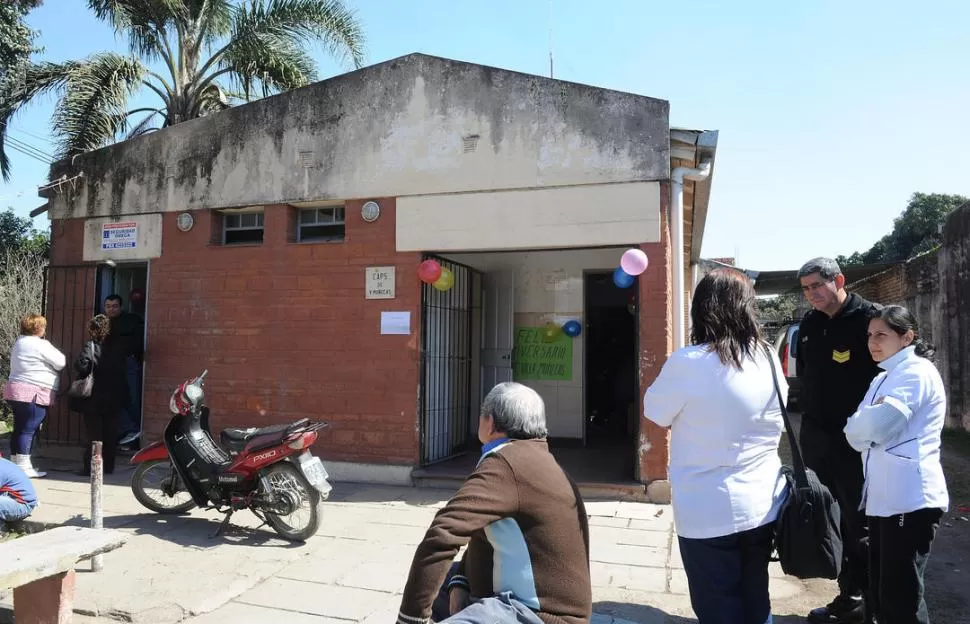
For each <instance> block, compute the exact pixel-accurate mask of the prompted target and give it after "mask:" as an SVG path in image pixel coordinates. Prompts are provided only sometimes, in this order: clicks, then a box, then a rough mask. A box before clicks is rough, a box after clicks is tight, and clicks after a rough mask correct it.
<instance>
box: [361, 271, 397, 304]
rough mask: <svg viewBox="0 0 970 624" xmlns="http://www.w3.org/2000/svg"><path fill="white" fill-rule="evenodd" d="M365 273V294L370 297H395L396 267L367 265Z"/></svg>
mask: <svg viewBox="0 0 970 624" xmlns="http://www.w3.org/2000/svg"><path fill="white" fill-rule="evenodd" d="M364 275H365V278H364V287H365V289H366V295H365V296H366V297H367V298H368V299H393V298H394V267H392V266H384V267H367V268H366V269H364Z"/></svg>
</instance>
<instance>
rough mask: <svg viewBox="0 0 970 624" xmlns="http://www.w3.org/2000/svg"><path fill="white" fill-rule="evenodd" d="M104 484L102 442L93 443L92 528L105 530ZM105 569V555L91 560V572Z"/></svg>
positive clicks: (96, 556)
mask: <svg viewBox="0 0 970 624" xmlns="http://www.w3.org/2000/svg"><path fill="white" fill-rule="evenodd" d="M103 484H104V462H103V461H102V459H101V442H100V441H95V442H92V443H91V528H92V529H101V528H104V510H103V509H102V507H101V486H102V485H103ZM103 569H104V555H95V556H94V557H92V558H91V571H92V572H100V571H101V570H103Z"/></svg>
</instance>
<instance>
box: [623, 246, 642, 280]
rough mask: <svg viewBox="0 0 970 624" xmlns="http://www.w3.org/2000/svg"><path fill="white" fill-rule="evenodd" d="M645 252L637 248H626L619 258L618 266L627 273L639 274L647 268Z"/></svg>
mask: <svg viewBox="0 0 970 624" xmlns="http://www.w3.org/2000/svg"><path fill="white" fill-rule="evenodd" d="M648 264H649V263H648V261H647V254H645V253H643V251H641V250H639V249H627V250H626V251H624V252H623V257H622V258H620V267H622V269H623V271H624V272H625V273H627V274H628V275H640V274H641V273H643V272H644V271H646V270H647V265H648Z"/></svg>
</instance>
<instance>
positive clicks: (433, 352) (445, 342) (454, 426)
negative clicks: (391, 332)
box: [420, 256, 479, 466]
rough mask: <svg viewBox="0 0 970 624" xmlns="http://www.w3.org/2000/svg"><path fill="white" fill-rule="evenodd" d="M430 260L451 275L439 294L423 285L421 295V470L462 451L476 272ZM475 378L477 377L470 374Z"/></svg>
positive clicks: (470, 406)
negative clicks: (450, 281)
mask: <svg viewBox="0 0 970 624" xmlns="http://www.w3.org/2000/svg"><path fill="white" fill-rule="evenodd" d="M426 258H434V259H435V260H437V261H438V262H439V263H441V266H442V267H446V268H448V269H450V270H451V272H452V273H454V276H455V285H454V286H453V287H452V288H451V289H449V290H447V291H444V292H441V291H439V290H436V289H435V288H434V287H433V286H432V285H430V284H424V285H423V286H422V292H421V308H422V324H421V339H422V348H421V410H420V413H421V465H423V466H427V465H429V464H433V463H436V462H440V461H444V460H446V459H449V458H451V457H454V456H455V455H458V454H459V453H461V451H462V450H463V448H464V446H465V444H466V443H467V442H468V439H469V436H470V433H471V432H470V426H469V423H470V420H471V419H470V415H471V410H472V409H473V405H477V397H472V396H471V395H472V373H473V371H472V315H473V310H474V308H473V302H474V301H475V298H474V297H473V289H474V288H475V287H476V284H478V283H479V280H478V273H477V271H475V270H474V269H471V268H469V267H467V266H465V265H462V264H458V263H457V262H452V261H450V260H445V259H444V258H439V257H435V256H426ZM474 374H475V375H477V374H478V372H477V371H474Z"/></svg>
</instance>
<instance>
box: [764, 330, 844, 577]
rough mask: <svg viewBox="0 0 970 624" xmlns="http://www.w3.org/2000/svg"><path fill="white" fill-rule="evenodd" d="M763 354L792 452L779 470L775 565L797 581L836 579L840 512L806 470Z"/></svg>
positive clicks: (774, 373)
mask: <svg viewBox="0 0 970 624" xmlns="http://www.w3.org/2000/svg"><path fill="white" fill-rule="evenodd" d="M765 351H766V352H767V353H768V364H769V365H770V366H771V376H772V379H773V380H774V383H775V393H776V394H777V395H778V404H779V405H780V406H781V415H782V418H784V419H785V429H786V430H787V431H788V442H789V443H790V444H791V452H792V466H783V467H782V469H781V471H782V474H783V475H784V477H785V479H786V480H787V481H788V497H787V499H786V501H785V503H784V505H783V506H782V508H781V511H780V512H779V513H778V520H777V521H776V525H775V550H776V551H777V553H778V561H780V562H781V569H782V570H784V572H785V574H788V575H790V576H794V577H796V578H800V579H810V578H823V579H835V578H838V576H839V572H840V571H841V570H842V528H841V526H842V524H841V523H842V511H841V509H839V503H838V502H837V501H836V500H835V497H834V496H832V493H831V492H830V491H829V489H828V488H827V487H825V486H824V485H822V482H821V481H819V480H818V476H817V475H816V474H815V472H814V471H813V470H810V469H808V468H806V467H805V462H804V460H803V459H802V452H801V448H800V447H799V446H798V440H796V439H795V432H794V431H793V430H792V426H791V421H790V420H789V419H788V409H787V408H786V407H785V401H784V399H783V398H782V396H781V387H780V386H779V384H778V373H777V371H776V370H775V364H774V358H773V357H771V350H770V347H768V346H767V345H765Z"/></svg>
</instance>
